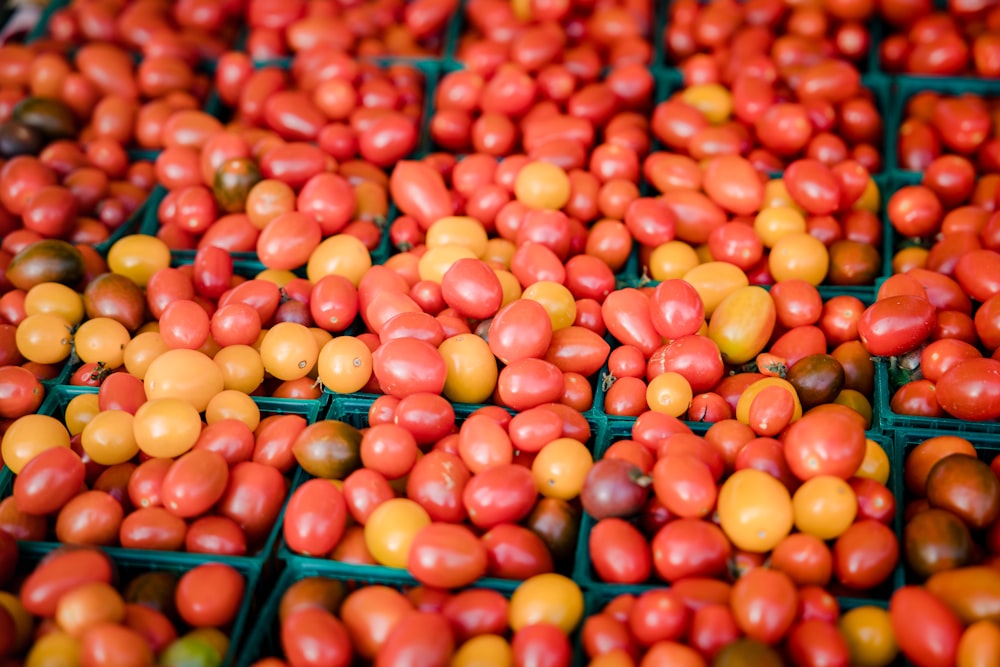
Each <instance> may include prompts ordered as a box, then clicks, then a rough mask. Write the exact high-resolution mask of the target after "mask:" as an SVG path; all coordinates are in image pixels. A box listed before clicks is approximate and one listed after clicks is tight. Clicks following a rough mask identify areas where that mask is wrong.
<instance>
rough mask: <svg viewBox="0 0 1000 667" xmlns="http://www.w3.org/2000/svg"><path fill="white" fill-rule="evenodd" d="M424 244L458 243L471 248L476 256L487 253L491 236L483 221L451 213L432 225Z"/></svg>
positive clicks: (432, 246) (480, 256) (439, 245)
mask: <svg viewBox="0 0 1000 667" xmlns="http://www.w3.org/2000/svg"><path fill="white" fill-rule="evenodd" d="M424 244H425V245H426V246H427V248H428V249H431V248H439V247H441V246H446V245H457V246H461V247H463V248H467V249H469V250H471V251H472V252H473V253H474V254H475V255H476V257H479V258H482V257H483V256H484V255H485V254H486V249H487V247H488V244H489V237H488V235H487V233H486V228H485V227H483V223H481V222H479V221H478V220H476V219H475V218H473V217H470V216H467V215H451V216H448V217H447V218H441V219H440V220H438V221H437V222H435V223H434V224H432V225H431V226H430V228H428V230H427V236H426V238H425V239H424Z"/></svg>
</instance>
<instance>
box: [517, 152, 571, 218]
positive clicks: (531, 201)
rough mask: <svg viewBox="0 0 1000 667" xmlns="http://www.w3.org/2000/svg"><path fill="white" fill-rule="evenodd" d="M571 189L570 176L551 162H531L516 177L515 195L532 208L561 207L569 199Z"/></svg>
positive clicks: (556, 208) (555, 208)
mask: <svg viewBox="0 0 1000 667" xmlns="http://www.w3.org/2000/svg"><path fill="white" fill-rule="evenodd" d="M570 191H571V188H570V182H569V176H567V175H566V172H565V171H563V170H562V168H561V167H559V166H557V165H554V164H552V163H550V162H544V161H541V160H537V161H535V162H529V163H528V164H526V165H524V166H523V167H521V170H520V171H519V172H517V176H516V177H515V178H514V196H515V197H516V198H517V200H518V201H519V202H521V203H522V204H524V205H525V206H528V207H530V208H547V209H553V210H558V209H561V208H562V207H563V206H565V205H566V203H567V202H568V201H569V196H570Z"/></svg>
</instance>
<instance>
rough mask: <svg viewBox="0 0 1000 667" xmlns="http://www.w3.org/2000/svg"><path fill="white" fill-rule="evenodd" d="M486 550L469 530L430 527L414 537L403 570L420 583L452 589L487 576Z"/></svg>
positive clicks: (457, 526)
mask: <svg viewBox="0 0 1000 667" xmlns="http://www.w3.org/2000/svg"><path fill="white" fill-rule="evenodd" d="M486 566H487V558H486V546H485V545H484V544H483V543H482V542H481V541H480V540H479V538H478V537H476V534H475V533H473V532H472V531H471V530H470V529H469V528H467V527H465V526H462V525H456V524H451V523H432V524H430V525H428V526H424V527H423V528H421V529H420V530H419V531H417V534H416V535H414V536H413V542H412V543H411V545H410V554H409V556H408V558H407V561H406V567H407V569H408V570H409V571H410V574H412V575H413V576H414V578H415V579H416V580H417V581H419V582H420V583H422V584H424V585H426V586H433V587H435V588H443V589H451V588H461V587H463V586H468V585H469V584H471V583H472V582H474V581H475V580H476V579H479V578H480V577H482V576H483V575H484V574H486Z"/></svg>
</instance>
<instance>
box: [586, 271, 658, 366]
mask: <svg viewBox="0 0 1000 667" xmlns="http://www.w3.org/2000/svg"><path fill="white" fill-rule="evenodd" d="M601 314H602V315H603V316H604V323H605V324H606V325H607V327H608V331H609V332H611V335H612V336H614V337H615V338H616V339H617V340H618V341H619V342H620V343H622V344H623V345H634V346H635V347H637V348H639V349H640V350H641V351H642V353H643V355H645V356H646V358H649V356H650V355H651V354H653V352H655V351H656V348H658V347H659V346H660V345H662V343H663V339H662V338H661V337H660V334H659V333H658V332H657V330H656V327H655V326H653V318H652V315H651V309H650V303H649V298H648V297H647V296H646V295H645V294H643V293H642V292H640V291H639V290H637V289H634V288H632V287H628V288H626V289H623V290H618V291H616V292H612V293H611V294H609V295H608V298H606V299H605V300H604V303H603V304H601Z"/></svg>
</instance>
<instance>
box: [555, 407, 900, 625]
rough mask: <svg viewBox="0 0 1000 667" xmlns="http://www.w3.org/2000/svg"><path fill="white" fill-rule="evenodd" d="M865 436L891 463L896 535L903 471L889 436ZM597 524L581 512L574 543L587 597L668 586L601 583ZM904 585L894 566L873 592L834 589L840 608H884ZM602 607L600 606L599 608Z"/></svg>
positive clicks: (618, 435)
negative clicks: (594, 537) (595, 558)
mask: <svg viewBox="0 0 1000 667" xmlns="http://www.w3.org/2000/svg"><path fill="white" fill-rule="evenodd" d="M708 426H709V425H701V428H698V429H696V430H695V432H696V433H697V434H699V435H702V434H704V433H705V432H706V431H707V427H708ZM608 434H609V437H608V439H607V442H608V444H609V446H610V444H613V443H615V442H618V441H619V440H626V439H630V438H631V437H632V435H631V427H630V426H627V425H626V424H625V423H623V422H609V424H608ZM866 435H867V437H868V438H870V439H872V440H874V441H875V442H877V443H878V444H879V445H880V446H881V447H882V448H883V450H885V452H886V455H887V456H888V458H889V462H890V474H889V481H888V484H887V485H886V486H887V487H888V488H889V490H890V491H892V493H893V496H894V497H895V498H897V512H896V516H895V517H894V519H893V525H892V528H893V532H894V533H895V534H896V535H897V536H899V535H900V534H901V530H902V524H901V521H902V508H901V506H900V503H898V499H899V498H902V495H901V494H902V488H903V475H902V468H901V467H897V465H898V464H897V463H896V461H897V455H896V451H895V445H894V444H893V440H892V438H891V437H888V436H884V435H881V434H879V433H878V432H876V431H869V432H868V433H867V434H866ZM605 451H607V450H606V449H604V450H602V451H601V455H603V454H604V452H605ZM595 523H596V521H595V520H594V518H593V517H592V516H590V515H589V514H587V513H586V512H584V513H583V519H582V521H581V524H580V538H579V541H578V542H577V552H576V563H575V567H574V571H573V579H574V580H575V581H576V582H577V583H578V584H580V586H582V587H583V588H584V590H585V591H587V592H588V594H590V595H592V596H596V598H597V599H599V600H603V601H604V603H607V601H609V600H611V599H612V598H614V597H615V596H617V595H622V594H633V595H639V594H642V593H643V592H645V591H648V590H654V589H657V588H665V587H669V584H667V583H666V582H663V581H660V580H658V579H655V573H654V575H653V576H654V579H653V580H650V581H648V582H646V583H643V584H609V583H605V582H603V581H601V580H600V579H599V578H598V576H597V574H596V573H595V572H594V569H593V567H592V566H591V563H590V559H589V557H588V550H589V540H590V533H591V531H592V530H593V527H594V524H595ZM902 585H903V569H902V566H898V567H896V569H895V570H894V571H893V574H892V575H891V576H890V578H889V580H888V581H886V582H885V583H884V584H882V585H881V586H879V587H878V588H877V589H875V590H873V591H848V590H844V589H842V588H840V589H838V587H836V586H833V588H832V590H834V591H835V592H836V594H837V596H838V597H837V599H838V601H839V602H840V603H841V605H842V606H851V607H856V606H862V605H867V604H871V605H875V606H879V607H882V608H886V607H887V605H888V601H889V597H890V596H891V595H892V592H893V591H894V590H896V589H897V588H899V587H900V586H902ZM601 608H603V605H602V607H601Z"/></svg>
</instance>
